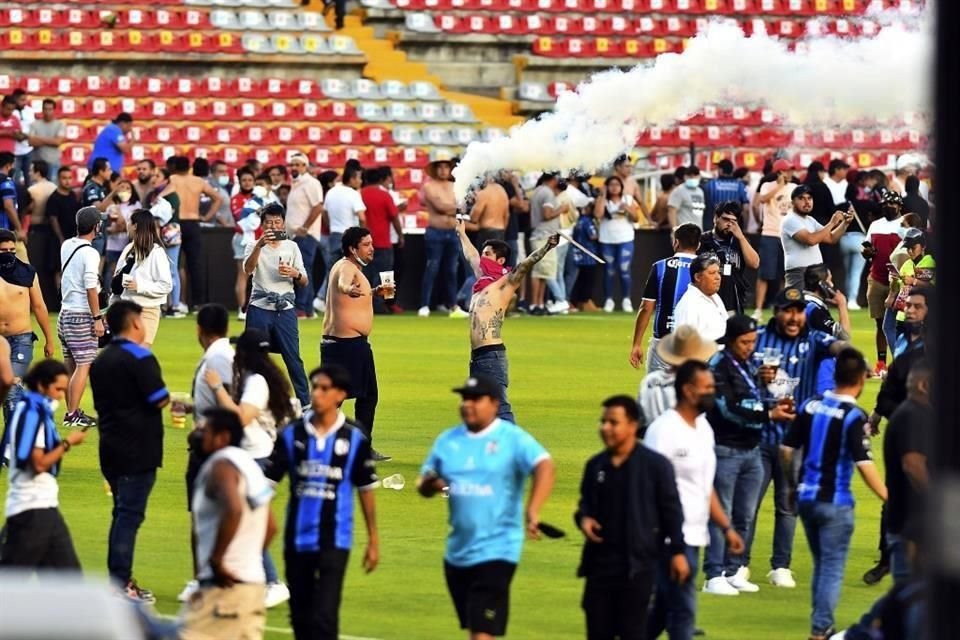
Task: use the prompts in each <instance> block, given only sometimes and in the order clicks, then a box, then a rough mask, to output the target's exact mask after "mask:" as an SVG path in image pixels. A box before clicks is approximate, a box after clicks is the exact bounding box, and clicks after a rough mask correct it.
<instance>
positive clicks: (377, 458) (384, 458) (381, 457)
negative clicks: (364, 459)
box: [370, 449, 393, 462]
mask: <svg viewBox="0 0 960 640" xmlns="http://www.w3.org/2000/svg"><path fill="white" fill-rule="evenodd" d="M370 456H371V457H372V458H373V460H374V462H389V461H390V460H393V456H388V455H386V454H384V453H380V452H379V451H377V450H376V449H372V450H371V451H370Z"/></svg>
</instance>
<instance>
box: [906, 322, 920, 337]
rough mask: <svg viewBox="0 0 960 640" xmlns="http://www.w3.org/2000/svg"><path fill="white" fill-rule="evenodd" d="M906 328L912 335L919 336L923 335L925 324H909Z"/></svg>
mask: <svg viewBox="0 0 960 640" xmlns="http://www.w3.org/2000/svg"><path fill="white" fill-rule="evenodd" d="M904 327H906V330H907V332H909V333H910V335H913V336H918V335H920V334H921V333H923V323H922V322H907V323H906V324H905V325H904Z"/></svg>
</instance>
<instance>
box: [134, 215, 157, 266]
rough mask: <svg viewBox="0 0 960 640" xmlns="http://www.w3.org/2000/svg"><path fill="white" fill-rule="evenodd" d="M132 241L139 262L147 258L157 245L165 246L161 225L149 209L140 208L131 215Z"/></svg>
mask: <svg viewBox="0 0 960 640" xmlns="http://www.w3.org/2000/svg"><path fill="white" fill-rule="evenodd" d="M130 224H131V225H133V227H134V228H133V229H131V230H130V241H131V242H133V254H134V255H135V256H136V258H137V262H140V261H141V260H146V258H147V256H149V255H150V252H151V251H153V247H154V246H155V245H159V246H161V247H162V246H163V236H161V235H160V225H159V224H157V219H156V218H154V217H153V214H152V213H150V212H149V211H148V210H147V209H139V210H137V211H134V212H133V215H131V216H130Z"/></svg>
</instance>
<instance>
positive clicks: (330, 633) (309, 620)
mask: <svg viewBox="0 0 960 640" xmlns="http://www.w3.org/2000/svg"><path fill="white" fill-rule="evenodd" d="M349 557H350V552H349V551H346V550H344V549H330V550H327V551H318V552H313V553H291V552H287V553H286V555H285V557H284V560H285V563H286V569H287V585H288V586H289V587H290V624H291V625H292V626H293V637H294V638H296V640H337V637H338V632H339V629H338V627H339V624H340V595H341V593H342V591H343V576H344V574H345V573H346V571H347V560H348V559H349Z"/></svg>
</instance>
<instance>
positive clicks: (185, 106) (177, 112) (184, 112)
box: [173, 98, 206, 120]
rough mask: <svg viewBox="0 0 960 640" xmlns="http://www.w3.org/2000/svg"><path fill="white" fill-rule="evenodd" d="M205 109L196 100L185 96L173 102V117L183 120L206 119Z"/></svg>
mask: <svg viewBox="0 0 960 640" xmlns="http://www.w3.org/2000/svg"><path fill="white" fill-rule="evenodd" d="M205 113H206V112H205V111H204V109H203V108H202V106H201V105H200V103H199V102H197V101H196V100H193V99H190V98H185V99H183V100H179V101H176V102H174V103H173V117H175V118H180V119H183V120H201V119H205V118H204V115H205Z"/></svg>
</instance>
